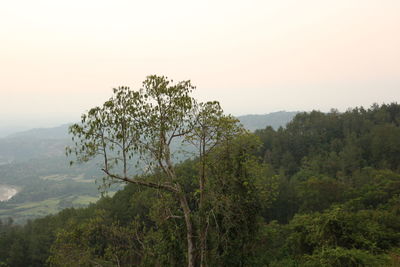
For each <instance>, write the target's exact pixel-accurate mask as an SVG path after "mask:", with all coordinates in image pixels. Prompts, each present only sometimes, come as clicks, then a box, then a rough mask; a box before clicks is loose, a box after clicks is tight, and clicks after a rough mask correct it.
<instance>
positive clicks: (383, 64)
mask: <svg viewBox="0 0 400 267" xmlns="http://www.w3.org/2000/svg"><path fill="white" fill-rule="evenodd" d="M0 7H1V8H0V23H1V25H2V27H1V28H0V35H1V36H2V40H1V49H0V68H1V71H0V93H1V98H0V125H1V127H0V130H1V128H5V127H14V128H18V129H20V130H24V129H29V128H37V127H52V126H57V125H60V124H63V123H68V122H74V121H77V120H79V117H80V115H81V114H82V113H84V112H85V111H86V110H88V109H90V108H91V107H94V106H96V105H101V104H102V103H103V102H104V101H106V100H107V99H108V98H109V97H110V96H111V94H112V88H114V87H118V86H130V87H131V88H133V89H136V88H140V86H141V82H142V81H143V80H144V79H145V78H146V76H147V75H151V74H157V75H166V76H168V77H169V78H171V79H174V80H175V81H179V80H187V79H190V80H191V81H192V83H193V84H194V85H196V86H197V90H196V92H195V96H196V98H198V99H199V100H200V101H206V100H218V101H220V102H221V104H222V107H223V108H224V110H225V111H226V112H227V113H231V114H233V115H245V114H266V113H271V112H275V111H280V110H286V111H311V110H320V111H323V112H327V111H329V110H330V109H331V108H335V109H338V110H339V111H345V110H346V109H348V108H354V107H357V106H364V107H365V108H368V107H370V106H371V105H372V104H373V103H378V104H383V103H391V102H400V66H399V64H400V63H399V62H400V49H399V47H400V34H399V32H400V16H399V14H400V1H395V0H387V1H378V0H348V1H344V0H339V1H320V0H305V1H295V0H283V1H226V0H224V1H199V2H194V1H183V0H171V1H156V0H153V1H146V2H144V1H141V2H139V1H122V0H119V1H110V0H107V1H94V0H87V1H77V0H69V1H66V0H60V1H50V0H39V1H27V0H25V1H23V0H16V1H6V2H3V3H1V4H0Z"/></svg>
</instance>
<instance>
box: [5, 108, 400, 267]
mask: <svg viewBox="0 0 400 267" xmlns="http://www.w3.org/2000/svg"><path fill="white" fill-rule="evenodd" d="M399 126H400V106H399V105H398V104H389V105H381V106H378V105H374V106H372V107H371V108H369V109H364V108H355V109H351V110H348V111H347V112H344V113H339V112H337V111H335V110H332V111H331V112H329V113H321V112H318V111H313V112H309V113H300V114H298V115H297V116H296V117H295V118H294V120H293V121H292V122H291V123H289V124H288V125H287V127H286V128H279V129H277V130H275V129H273V128H272V127H267V128H266V129H262V130H258V131H256V132H255V133H254V134H250V133H246V132H241V133H235V134H234V135H232V136H231V137H229V138H228V139H223V140H222V139H221V141H218V144H217V145H215V146H214V147H213V149H212V150H210V152H209V153H208V154H207V161H206V163H207V164H206V165H202V163H204V161H202V158H201V155H200V156H197V157H193V158H192V159H189V160H186V161H184V162H181V163H179V164H174V166H173V168H174V172H175V175H176V177H175V179H174V180H173V181H172V182H171V183H170V184H173V183H179V185H180V186H181V188H182V190H183V191H182V192H184V193H183V194H184V195H185V197H186V199H187V203H188V207H189V208H190V211H191V212H190V219H191V220H192V222H193V228H194V231H195V233H196V236H195V237H194V238H193V240H194V243H193V245H194V246H195V251H194V254H193V256H194V261H193V264H194V266H200V264H202V266H398V265H399V264H400V260H399V257H400V234H399V233H400V216H399V212H400V199H399V196H400V173H399V172H400V151H399V149H400V127H399ZM203 160H204V158H203ZM202 166H206V168H205V170H206V172H205V173H206V176H204V177H207V183H205V186H204V187H203V190H204V191H202V190H200V186H199V177H201V175H202ZM120 170H122V171H123V169H120ZM160 177H161V178H160ZM131 178H132V179H138V180H137V181H146V182H152V183H155V184H156V185H160V182H163V183H165V182H167V184H166V185H169V184H168V177H167V176H166V174H163V171H162V169H161V168H155V169H154V171H153V172H148V173H145V174H143V175H140V176H133V177H131ZM160 179H162V180H160ZM202 193H203V194H204V195H203V197H205V199H206V200H205V201H204V202H203V204H202V205H203V206H202V207H200V204H199V203H200V198H201V195H202ZM184 216H185V212H184V209H183V208H182V206H181V204H180V200H179V196H177V195H176V194H175V193H174V192H171V191H168V190H159V189H156V188H154V187H144V186H143V185H140V184H138V183H130V184H129V185H127V186H126V187H125V189H124V190H121V191H119V192H117V193H116V194H115V195H114V196H113V197H104V198H103V199H101V200H100V201H98V202H97V203H96V204H93V205H91V206H89V207H88V208H82V209H66V210H64V211H62V212H60V213H59V214H57V215H52V216H48V217H45V218H42V219H37V220H34V221H30V222H28V223H27V224H26V225H25V226H18V225H14V224H12V222H7V221H3V222H2V224H1V225H0V233H1V234H0V261H1V262H2V264H3V265H4V266H43V265H51V266H96V265H101V266H132V265H139V266H182V265H188V262H189V260H188V257H189V256H188V242H187V238H188V237H187V233H188V232H187V230H186V229H187V225H185V224H186V222H185V218H184ZM203 226H205V227H204V228H203ZM202 230H205V231H202ZM201 233H206V237H207V238H206V240H205V242H204V239H202V237H204V235H202V234H201ZM201 252H203V254H202V253H201ZM202 255H203V256H202ZM201 257H203V260H201Z"/></svg>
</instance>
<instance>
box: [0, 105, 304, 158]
mask: <svg viewBox="0 0 400 267" xmlns="http://www.w3.org/2000/svg"><path fill="white" fill-rule="evenodd" d="M297 113H298V112H287V111H278V112H273V113H269V114H264V115H244V116H238V119H239V120H240V122H241V123H242V124H243V126H244V127H245V128H246V129H248V130H250V131H255V130H257V129H265V127H267V126H272V127H273V128H274V129H277V128H279V127H281V126H282V127H284V126H286V124H287V123H288V122H290V121H291V120H292V119H293V118H294V116H295V115H296V114H297ZM70 125H71V124H64V125H61V126H58V127H53V128H36V129H31V130H27V131H22V132H17V133H14V134H11V135H8V136H7V137H5V138H0V165H2V164H7V163H10V162H21V161H26V160H30V159H37V158H49V157H58V156H64V148H65V146H66V145H67V144H68V143H69V142H70V141H71V139H70V136H69V135H68V127H69V126H70Z"/></svg>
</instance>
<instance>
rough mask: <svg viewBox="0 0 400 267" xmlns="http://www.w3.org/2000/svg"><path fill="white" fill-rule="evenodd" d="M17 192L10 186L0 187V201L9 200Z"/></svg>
mask: <svg viewBox="0 0 400 267" xmlns="http://www.w3.org/2000/svg"><path fill="white" fill-rule="evenodd" d="M17 193H18V190H17V189H16V188H15V187H12V186H10V185H0V201H7V200H10V199H11V198H12V197H13V196H15V194H17Z"/></svg>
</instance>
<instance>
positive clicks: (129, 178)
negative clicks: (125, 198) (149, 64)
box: [67, 75, 244, 266]
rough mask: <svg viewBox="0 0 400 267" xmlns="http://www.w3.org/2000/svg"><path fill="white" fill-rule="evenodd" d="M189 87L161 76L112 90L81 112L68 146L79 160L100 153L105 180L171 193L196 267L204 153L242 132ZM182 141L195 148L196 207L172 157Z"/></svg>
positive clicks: (187, 83)
mask: <svg viewBox="0 0 400 267" xmlns="http://www.w3.org/2000/svg"><path fill="white" fill-rule="evenodd" d="M194 88H195V87H194V86H193V85H192V84H191V82H190V81H182V82H178V83H175V84H174V83H173V81H172V80H168V79H167V78H166V77H164V76H155V75H153V76H148V77H147V79H146V80H145V81H144V82H143V88H142V89H140V90H138V91H134V90H131V89H130V88H128V87H119V88H118V89H114V96H113V97H112V98H110V99H109V100H108V101H106V102H105V103H104V104H103V106H101V107H95V108H93V109H91V110H89V111H88V112H87V113H86V114H84V115H82V120H81V123H80V124H74V125H72V126H71V127H70V132H71V133H72V134H73V140H74V141H75V145H74V146H72V147H69V148H67V152H68V153H69V154H74V155H75V156H76V157H77V159H78V161H88V160H90V159H93V158H94V157H98V156H100V157H101V158H102V166H101V169H102V171H103V172H104V174H105V178H106V179H105V182H112V181H121V182H126V183H133V184H137V185H141V186H145V187H150V188H154V189H157V190H163V191H166V192H169V193H171V194H172V195H174V196H175V198H176V199H177V200H178V202H179V203H180V208H181V210H182V212H183V218H184V221H185V225H186V237H187V261H188V266H196V262H200V265H204V264H203V263H204V260H205V259H204V257H205V250H206V238H207V233H206V227H205V226H204V224H205V219H204V216H205V213H204V210H203V209H204V204H203V203H204V199H205V197H206V192H205V187H206V186H205V184H206V182H207V173H206V170H207V168H206V165H207V156H208V153H209V152H210V151H211V150H212V149H213V148H214V147H215V146H217V145H218V144H219V143H220V142H222V141H223V140H226V139H229V138H232V137H233V136H235V135H236V134H238V133H241V132H244V130H243V129H242V128H241V127H239V126H238V124H237V120H235V119H233V118H232V117H231V116H225V115H224V114H223V112H222V109H221V108H220V106H219V103H218V102H208V103H201V104H198V103H197V102H196V100H195V99H194V98H192V97H191V96H190V93H191V92H192V90H193V89H194ZM184 141H186V142H187V143H190V144H193V145H195V146H196V148H197V149H196V152H195V153H196V154H195V156H196V157H198V158H199V161H200V164H199V176H198V188H197V189H196V191H198V192H199V196H200V197H199V204H198V205H192V206H190V205H189V192H187V191H186V190H185V187H184V183H183V181H182V179H178V177H177V174H176V166H175V162H174V158H175V156H176V153H178V151H179V150H181V149H184V148H185V147H183V146H180V147H179V148H177V146H179V145H178V144H179V143H184ZM174 146H175V147H174ZM191 151H192V152H193V149H192V150H191ZM134 166H137V167H141V168H142V169H143V171H145V172H147V173H149V174H157V175H149V176H146V177H153V178H147V179H146V178H143V177H144V176H141V177H139V176H137V175H134V171H133V170H134V169H135V168H134ZM196 207H199V208H200V212H199V213H198V214H199V216H200V219H199V220H198V221H199V225H198V227H196V222H195V221H194V218H193V217H194V215H193V209H194V208H196ZM197 238H199V239H200V240H197ZM197 244H200V257H199V258H198V255H197V250H198V248H197V246H198V245H197Z"/></svg>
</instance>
